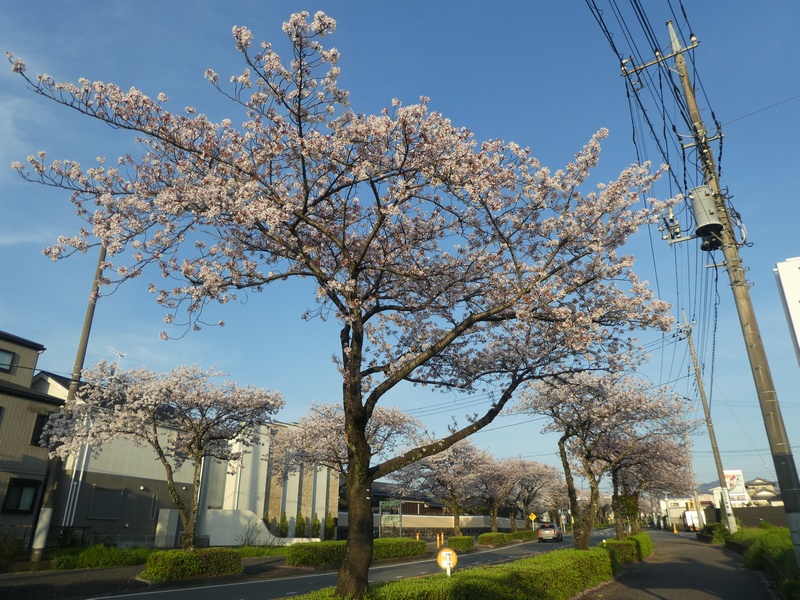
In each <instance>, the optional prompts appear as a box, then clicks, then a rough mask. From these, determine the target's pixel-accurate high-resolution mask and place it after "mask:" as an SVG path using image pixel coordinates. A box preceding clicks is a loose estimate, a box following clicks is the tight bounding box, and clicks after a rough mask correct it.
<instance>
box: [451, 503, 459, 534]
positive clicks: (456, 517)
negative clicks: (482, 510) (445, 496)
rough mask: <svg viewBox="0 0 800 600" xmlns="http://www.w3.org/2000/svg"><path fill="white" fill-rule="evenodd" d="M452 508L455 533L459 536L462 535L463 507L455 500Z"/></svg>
mask: <svg viewBox="0 0 800 600" xmlns="http://www.w3.org/2000/svg"><path fill="white" fill-rule="evenodd" d="M450 510H452V511H453V535H454V536H456V537H458V536H460V535H461V507H460V506H459V505H458V502H455V501H453V502H452V503H451V504H450Z"/></svg>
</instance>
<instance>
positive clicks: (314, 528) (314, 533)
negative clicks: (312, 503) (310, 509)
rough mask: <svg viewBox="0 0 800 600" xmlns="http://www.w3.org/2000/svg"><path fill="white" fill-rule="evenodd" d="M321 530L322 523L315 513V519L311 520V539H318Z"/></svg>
mask: <svg viewBox="0 0 800 600" xmlns="http://www.w3.org/2000/svg"><path fill="white" fill-rule="evenodd" d="M321 528H322V523H320V522H319V517H318V516H317V513H314V518H313V519H311V537H313V538H318V537H319V532H320V529H321Z"/></svg>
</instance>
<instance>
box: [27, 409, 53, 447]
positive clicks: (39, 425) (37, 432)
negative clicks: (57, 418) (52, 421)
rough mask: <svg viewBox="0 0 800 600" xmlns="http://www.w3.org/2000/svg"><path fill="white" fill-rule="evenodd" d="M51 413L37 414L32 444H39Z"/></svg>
mask: <svg viewBox="0 0 800 600" xmlns="http://www.w3.org/2000/svg"><path fill="white" fill-rule="evenodd" d="M49 417H50V415H36V423H34V425H33V433H32V434H31V446H39V440H40V439H42V431H44V425H45V423H47V419H48V418H49Z"/></svg>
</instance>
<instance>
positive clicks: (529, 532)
mask: <svg viewBox="0 0 800 600" xmlns="http://www.w3.org/2000/svg"><path fill="white" fill-rule="evenodd" d="M538 535H539V534H538V533H536V530H535V529H519V530H517V531H515V532H514V533H512V534H511V537H512V538H514V539H515V540H535V539H538Z"/></svg>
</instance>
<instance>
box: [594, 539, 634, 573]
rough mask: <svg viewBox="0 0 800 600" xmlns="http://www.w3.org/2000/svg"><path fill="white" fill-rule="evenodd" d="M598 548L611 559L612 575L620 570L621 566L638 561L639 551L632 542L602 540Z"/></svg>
mask: <svg viewBox="0 0 800 600" xmlns="http://www.w3.org/2000/svg"><path fill="white" fill-rule="evenodd" d="M600 547H601V548H603V549H604V550H605V551H606V552H608V554H609V556H610V557H611V569H612V570H613V572H614V574H617V573H619V572H620V571H621V570H622V565H624V564H626V563H634V562H637V561H638V560H639V558H638V556H639V549H638V547H637V545H636V543H635V542H634V541H633V540H604V541H603V543H602V544H600Z"/></svg>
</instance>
